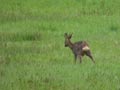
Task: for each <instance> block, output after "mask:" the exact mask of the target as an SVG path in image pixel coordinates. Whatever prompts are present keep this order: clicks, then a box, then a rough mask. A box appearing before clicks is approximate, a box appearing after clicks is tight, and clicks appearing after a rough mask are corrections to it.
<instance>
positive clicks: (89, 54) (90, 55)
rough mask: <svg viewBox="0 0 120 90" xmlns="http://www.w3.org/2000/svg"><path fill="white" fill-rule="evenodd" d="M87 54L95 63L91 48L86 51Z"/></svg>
mask: <svg viewBox="0 0 120 90" xmlns="http://www.w3.org/2000/svg"><path fill="white" fill-rule="evenodd" d="M85 54H86V55H87V56H88V57H89V58H90V59H91V60H92V61H93V63H95V61H94V59H93V57H92V54H91V52H90V50H88V51H86V52H85Z"/></svg>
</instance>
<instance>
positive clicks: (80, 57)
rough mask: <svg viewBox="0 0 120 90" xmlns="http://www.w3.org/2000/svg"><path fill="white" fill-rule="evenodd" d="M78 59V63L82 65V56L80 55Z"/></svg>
mask: <svg viewBox="0 0 120 90" xmlns="http://www.w3.org/2000/svg"><path fill="white" fill-rule="evenodd" d="M79 59H80V63H82V56H81V55H79Z"/></svg>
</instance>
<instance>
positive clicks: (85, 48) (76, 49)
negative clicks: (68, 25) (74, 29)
mask: <svg viewBox="0 0 120 90" xmlns="http://www.w3.org/2000/svg"><path fill="white" fill-rule="evenodd" d="M64 37H65V47H69V48H70V49H71V50H72V52H73V54H74V58H75V59H74V61H75V63H76V60H77V59H78V58H79V60H80V63H82V57H83V56H84V55H86V56H88V57H89V58H90V59H91V60H92V62H93V63H95V61H94V59H93V56H92V54H91V50H90V47H89V45H88V43H87V42H86V41H78V42H75V43H72V42H71V38H72V34H67V33H65V34H64Z"/></svg>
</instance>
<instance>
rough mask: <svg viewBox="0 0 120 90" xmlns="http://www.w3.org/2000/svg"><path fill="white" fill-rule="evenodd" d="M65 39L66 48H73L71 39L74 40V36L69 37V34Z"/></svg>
mask: <svg viewBox="0 0 120 90" xmlns="http://www.w3.org/2000/svg"><path fill="white" fill-rule="evenodd" d="M64 37H65V47H68V46H71V44H72V43H71V41H70V39H71V38H72V34H69V35H68V34H67V33H65V34H64Z"/></svg>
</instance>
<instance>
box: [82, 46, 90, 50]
mask: <svg viewBox="0 0 120 90" xmlns="http://www.w3.org/2000/svg"><path fill="white" fill-rule="evenodd" d="M82 50H83V51H88V50H90V48H89V47H88V46H84V47H83V48H82Z"/></svg>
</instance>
